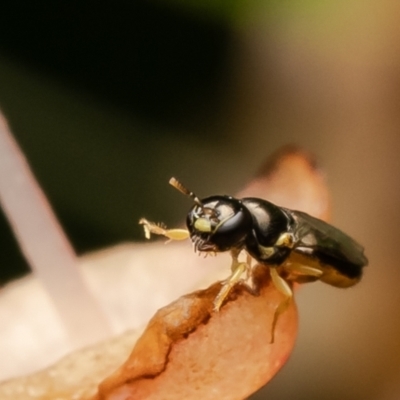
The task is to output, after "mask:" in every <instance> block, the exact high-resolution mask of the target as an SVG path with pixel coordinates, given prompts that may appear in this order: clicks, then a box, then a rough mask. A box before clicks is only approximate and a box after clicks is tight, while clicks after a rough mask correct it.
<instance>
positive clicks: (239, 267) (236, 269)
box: [214, 249, 251, 312]
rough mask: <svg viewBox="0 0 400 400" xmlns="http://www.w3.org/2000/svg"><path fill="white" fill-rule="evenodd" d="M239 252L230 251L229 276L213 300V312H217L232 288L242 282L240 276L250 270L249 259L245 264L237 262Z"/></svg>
mask: <svg viewBox="0 0 400 400" xmlns="http://www.w3.org/2000/svg"><path fill="white" fill-rule="evenodd" d="M240 251H241V250H237V249H235V250H232V251H231V256H232V265H231V271H232V274H231V276H230V277H229V278H228V279H227V280H226V281H225V282H224V283H223V285H222V287H221V289H220V291H219V293H218V295H217V297H216V298H215V300H214V311H217V312H218V311H219V309H220V308H221V306H222V304H223V302H224V301H225V299H226V298H227V296H228V295H229V292H230V291H231V290H232V289H233V288H234V286H235V285H236V284H237V283H239V281H241V280H242V275H243V274H244V273H245V272H247V274H249V270H250V268H251V265H250V262H251V259H250V258H249V257H248V258H247V262H240V261H239V254H240Z"/></svg>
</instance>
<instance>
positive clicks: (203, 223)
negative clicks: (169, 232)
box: [194, 218, 211, 233]
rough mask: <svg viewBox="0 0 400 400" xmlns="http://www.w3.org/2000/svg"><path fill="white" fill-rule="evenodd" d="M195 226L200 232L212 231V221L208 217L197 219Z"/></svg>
mask: <svg viewBox="0 0 400 400" xmlns="http://www.w3.org/2000/svg"><path fill="white" fill-rule="evenodd" d="M194 227H195V228H196V229H197V230H198V231H200V232H207V233H208V232H211V222H210V220H208V219H206V218H198V219H196V221H195V222H194Z"/></svg>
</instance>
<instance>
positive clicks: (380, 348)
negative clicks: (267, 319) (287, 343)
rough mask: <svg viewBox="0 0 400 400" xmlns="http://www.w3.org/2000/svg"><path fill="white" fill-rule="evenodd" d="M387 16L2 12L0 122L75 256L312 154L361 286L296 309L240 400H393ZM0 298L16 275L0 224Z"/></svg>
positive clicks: (395, 175) (383, 12)
mask: <svg viewBox="0 0 400 400" xmlns="http://www.w3.org/2000/svg"><path fill="white" fill-rule="evenodd" d="M399 16H400V3H399V2H398V1H395V0H381V1H380V2H374V1H371V0H347V1H332V0H331V1H324V2H321V1H313V0H308V1H299V0H291V1H286V2H277V1H273V0H265V1H264V2H261V1H259V2H257V1H253V2H248V1H241V0H231V1H229V2H228V1H217V0H215V1H206V0H204V1H201V0H197V1H195V0H193V1H185V2H183V1H180V0H169V1H167V0H165V1H163V2H161V1H142V0H136V1H131V2H126V1H123V0H117V1H113V2H112V3H111V2H108V1H106V2H101V3H100V2H91V1H88V0H83V1H79V2H78V1H76V2H75V1H70V2H67V3H62V2H51V1H46V0H39V1H36V2H32V3H26V2H20V1H14V2H7V3H6V4H3V5H2V11H1V14H0V108H1V109H2V110H3V112H4V113H5V115H6V117H7V118H8V120H9V123H10V125H11V128H12V129H13V131H14V133H15V135H16V137H17V140H18V141H19V143H20V145H21V146H22V148H23V150H24V151H25V154H26V155H27V157H28V159H29V161H30V163H31V166H32V168H33V170H34V172H35V174H36V176H37V177H38V179H39V181H40V182H41V184H42V187H43V189H44V190H45V192H46V193H47V195H48V197H49V199H50V201H51V203H52V204H53V207H54V209H55V211H56V212H57V214H58V216H59V218H60V220H61V222H62V224H63V226H64V227H65V229H66V231H67V233H68V235H69V237H70V239H71V241H72V243H73V245H74V246H75V248H76V250H77V251H78V252H79V253H83V252H86V251H89V250H94V249H98V248H102V247H106V246H110V245H112V244H115V243H119V242H121V241H136V240H142V231H141V229H140V227H139V226H138V225H137V221H138V219H139V218H140V217H141V216H144V215H145V216H148V217H149V218H150V217H151V219H153V220H162V221H164V222H166V223H167V224H169V225H173V224H174V223H177V221H180V220H182V218H183V216H184V215H185V213H186V210H187V200H186V199H184V198H183V196H179V195H177V194H176V191H174V190H171V188H170V187H169V185H168V184H167V182H168V179H169V178H170V177H171V176H172V175H174V176H177V177H179V179H180V180H181V181H182V182H184V183H185V184H186V185H187V186H188V187H189V188H190V189H191V190H194V191H196V193H198V194H199V196H205V195H208V194H216V193H235V191H237V190H238V189H239V188H241V186H242V185H243V184H244V182H246V180H248V179H249V178H250V177H251V175H252V174H253V173H254V172H255V171H256V170H257V168H258V166H259V165H260V163H261V162H262V161H263V160H264V159H265V157H266V156H268V155H269V154H271V153H272V152H274V151H275V150H277V149H278V148H279V147H281V146H283V145H285V144H298V145H300V146H302V147H304V148H305V149H307V150H309V151H311V152H313V153H314V154H315V155H316V156H317V159H318V160H319V163H320V165H321V166H322V167H323V169H324V171H325V172H326V176H327V179H328V182H329V185H330V188H331V191H332V200H333V223H334V224H335V225H337V226H338V227H340V228H342V229H343V230H345V231H346V232H348V233H349V234H351V235H352V236H354V237H355V238H356V239H357V240H358V241H359V242H361V243H362V244H364V245H365V247H366V253H367V255H368V257H369V259H370V266H369V267H368V268H367V269H366V273H365V277H364V279H363V281H362V283H361V284H360V285H358V286H356V287H355V288H353V289H351V290H343V291H341V290H338V289H335V288H331V287H328V286H327V285H322V284H319V283H315V284H312V285H307V286H304V287H303V288H302V289H301V290H299V292H298V294H297V300H298V306H299V311H300V332H299V337H298V343H297V346H296V349H295V351H294V353H293V355H292V357H291V359H290V360H289V362H288V363H287V365H286V366H285V367H284V368H283V370H282V371H281V372H280V374H278V376H277V377H276V378H275V379H274V380H273V381H272V382H271V383H270V384H269V385H268V386H267V387H266V388H264V389H263V390H261V391H260V392H259V393H257V394H255V395H254V396H253V397H252V398H251V399H252V400H257V399H267V398H268V399H279V400H287V399H297V400H302V399H308V400H309V399H316V400H325V399H326V400H334V399H341V400H359V399H363V400H364V399H366V400H369V399H371V400H372V399H379V400H395V399H399V398H400V291H399V289H398V286H399V285H398V282H400V268H399V267H398V265H397V263H398V260H399V259H400V246H399V243H398V241H399V239H398V238H397V237H396V234H398V233H399V229H398V227H399V225H400V212H399V204H400V156H399V152H400V24H399ZM0 243H1V251H0V265H1V268H0V284H4V283H6V282H7V281H9V280H11V279H13V278H15V277H18V276H21V275H23V274H24V273H26V272H27V271H28V268H27V266H26V264H25V262H24V260H23V258H22V257H21V255H20V253H19V251H18V247H17V245H16V242H15V241H14V239H13V235H12V233H11V231H10V229H9V227H8V225H7V222H6V221H5V219H4V217H3V215H1V220H0Z"/></svg>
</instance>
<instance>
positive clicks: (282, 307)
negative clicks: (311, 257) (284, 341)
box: [269, 267, 293, 343]
mask: <svg viewBox="0 0 400 400" xmlns="http://www.w3.org/2000/svg"><path fill="white" fill-rule="evenodd" d="M269 271H270V274H271V279H272V282H273V284H274V286H275V288H276V289H277V290H278V291H279V292H281V293H282V294H283V295H284V296H285V298H284V299H283V300H282V301H281V303H280V304H279V305H278V307H277V308H276V310H275V313H274V317H273V319H272V326H271V341H270V343H274V340H275V328H276V324H277V322H278V319H279V317H280V316H281V315H282V314H283V313H284V312H285V311H286V310H287V309H288V307H289V305H290V302H291V301H292V298H293V292H292V289H291V287H290V286H289V284H288V283H287V282H286V281H285V280H284V279H283V278H282V277H281V276H279V274H278V271H277V269H276V268H274V267H271V268H270V269H269Z"/></svg>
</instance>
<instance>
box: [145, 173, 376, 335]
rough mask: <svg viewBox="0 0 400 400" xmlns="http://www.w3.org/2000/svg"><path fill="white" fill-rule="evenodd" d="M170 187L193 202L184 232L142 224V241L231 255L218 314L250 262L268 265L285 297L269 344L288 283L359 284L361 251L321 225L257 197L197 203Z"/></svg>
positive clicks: (179, 186) (209, 199) (363, 260)
mask: <svg viewBox="0 0 400 400" xmlns="http://www.w3.org/2000/svg"><path fill="white" fill-rule="evenodd" d="M170 184H171V185H172V186H174V187H175V188H176V189H178V190H179V191H180V192H182V193H184V194H185V195H187V196H189V197H191V198H192V199H193V200H194V203H195V204H194V206H193V207H192V208H191V209H190V211H189V213H188V215H187V218H186V225H187V230H185V229H166V228H164V227H163V226H160V225H156V224H154V223H151V222H148V221H147V220H146V219H141V220H140V221H139V223H141V224H143V225H144V229H145V233H146V237H147V238H149V237H150V233H154V234H159V235H164V236H166V237H168V238H169V239H171V240H182V239H186V238H188V237H190V239H191V240H192V242H193V244H194V248H195V251H199V252H206V253H209V252H211V253H219V252H224V251H230V252H231V255H232V275H231V276H230V277H229V278H228V279H227V280H226V281H225V282H224V283H223V286H222V288H221V291H220V293H219V294H218V296H217V297H216V299H215V301H214V309H215V310H216V311H218V310H219V309H220V307H221V305H222V304H223V302H224V300H225V298H226V297H227V295H228V294H229V291H230V290H231V289H232V287H233V286H234V285H236V284H237V283H238V282H239V281H241V280H242V275H243V273H244V272H247V274H248V275H249V272H250V273H251V259H254V260H256V261H257V262H258V263H259V264H262V265H265V266H267V267H268V268H269V270H270V274H271V279H272V281H273V283H274V285H275V286H276V288H277V289H278V290H279V291H280V292H281V293H283V294H284V295H285V300H284V301H283V302H282V303H281V305H280V306H279V307H278V309H277V310H276V312H275V317H274V322H273V326H272V337H271V341H273V332H274V327H275V324H276V322H277V319H278V317H279V315H280V314H282V312H283V311H285V310H286V308H287V306H288V304H289V302H290V299H291V298H292V290H291V287H290V284H289V283H288V282H300V283H303V282H312V281H315V280H321V281H322V282H325V283H328V284H330V285H333V286H336V287H343V288H345V287H349V286H352V285H354V284H356V283H357V282H358V281H359V280H360V279H361V276H362V270H363V267H364V266H366V265H367V263H368V260H367V258H366V257H365V256H364V249H363V247H362V246H360V245H359V244H358V243H357V242H355V241H354V240H353V239H352V238H351V237H350V236H348V235H346V234H345V233H344V232H342V231H341V230H339V229H337V228H335V227H333V226H332V225H329V224H327V223H326V222H324V221H321V220H319V219H317V218H314V217H312V216H310V215H308V214H306V213H304V212H301V211H293V210H289V209H287V208H283V207H279V206H276V205H275V204H273V203H271V202H269V201H267V200H263V199H259V198H251V197H250V198H243V199H235V198H234V197H231V196H211V197H207V198H205V199H201V200H200V199H199V198H198V197H197V196H196V195H195V194H194V193H193V192H190V191H189V190H187V189H186V188H185V187H184V186H183V185H182V184H181V183H180V182H178V181H177V180H176V179H175V178H171V180H170ZM242 251H244V252H246V253H247V255H248V257H247V260H246V262H240V261H239V254H240V253H241V252H242ZM250 275H251V274H250Z"/></svg>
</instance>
